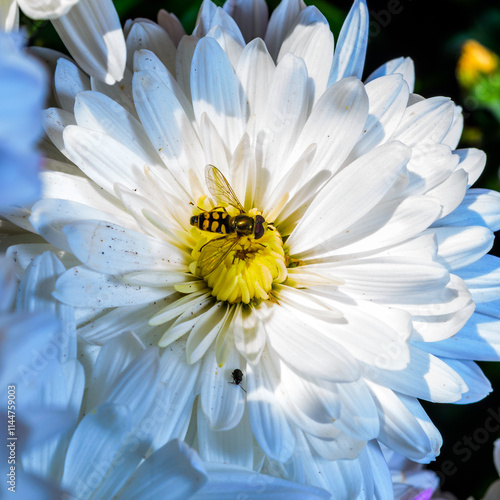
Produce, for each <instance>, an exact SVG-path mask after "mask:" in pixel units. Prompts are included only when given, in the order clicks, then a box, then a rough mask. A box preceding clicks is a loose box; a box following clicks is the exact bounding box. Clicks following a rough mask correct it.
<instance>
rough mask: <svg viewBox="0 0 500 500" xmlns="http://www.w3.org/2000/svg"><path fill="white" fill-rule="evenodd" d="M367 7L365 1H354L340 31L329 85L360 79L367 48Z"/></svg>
mask: <svg viewBox="0 0 500 500" xmlns="http://www.w3.org/2000/svg"><path fill="white" fill-rule="evenodd" d="M368 23H369V19H368V7H367V5H366V1H365V0H355V2H354V4H353V6H352V7H351V10H350V11H349V14H348V15H347V17H346V19H345V21H344V24H343V25H342V29H341V30H340V34H339V39H338V40H337V47H336V49H335V58H334V60H333V67H332V72H331V74H330V80H329V84H330V85H331V84H332V83H335V82H337V81H339V80H341V79H342V78H346V77H348V76H355V77H356V78H361V75H362V74H363V68H364V66H365V57H366V48H367V46H368Z"/></svg>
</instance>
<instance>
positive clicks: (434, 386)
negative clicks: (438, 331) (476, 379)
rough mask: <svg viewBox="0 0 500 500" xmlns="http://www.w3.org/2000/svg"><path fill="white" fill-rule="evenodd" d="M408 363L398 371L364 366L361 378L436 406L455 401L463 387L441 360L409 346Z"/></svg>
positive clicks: (458, 376) (460, 394)
mask: <svg viewBox="0 0 500 500" xmlns="http://www.w3.org/2000/svg"><path fill="white" fill-rule="evenodd" d="M409 349H410V363H409V364H408V366H407V368H406V369H405V370H404V376H403V375H402V373H401V372H397V371H389V370H383V369H379V368H378V367H377V366H376V364H374V365H372V366H371V367H368V368H367V369H366V370H365V371H364V375H365V376H366V377H367V378H369V379H370V380H372V381H375V382H377V383H379V384H380V385H383V386H385V387H389V388H391V389H392V390H394V391H398V392H399V393H401V394H405V395H408V396H411V397H413V398H419V399H425V400H426V401H433V402H439V403H453V402H455V401H458V400H459V399H460V398H461V397H462V394H463V393H464V392H466V391H467V385H466V384H465V382H464V381H463V379H462V377H460V375H459V374H458V373H457V372H455V371H454V370H452V369H451V368H450V367H449V366H448V365H447V364H446V363H444V362H443V361H441V359H439V358H437V357H436V356H433V355H432V354H428V353H426V352H423V351H422V350H421V349H419V348H417V347H414V346H413V345H412V344H410V345H409Z"/></svg>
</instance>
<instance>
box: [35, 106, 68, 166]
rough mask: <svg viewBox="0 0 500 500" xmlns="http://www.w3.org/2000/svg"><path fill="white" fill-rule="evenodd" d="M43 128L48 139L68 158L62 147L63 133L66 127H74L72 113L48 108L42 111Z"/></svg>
mask: <svg viewBox="0 0 500 500" xmlns="http://www.w3.org/2000/svg"><path fill="white" fill-rule="evenodd" d="M44 114H45V118H44V124H43V126H44V128H45V133H46V134H47V136H48V137H49V139H50V140H51V141H52V142H53V143H54V145H55V147H56V148H57V149H58V150H59V151H61V153H62V154H63V155H64V156H66V157H68V158H69V155H68V153H67V151H66V148H65V146H64V140H63V132H64V129H65V128H66V127H67V126H68V125H76V120H75V117H74V115H73V113H70V112H68V111H64V110H62V109H58V108H49V109H46V110H45V111H44Z"/></svg>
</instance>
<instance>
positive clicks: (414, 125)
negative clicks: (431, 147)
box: [391, 97, 455, 147]
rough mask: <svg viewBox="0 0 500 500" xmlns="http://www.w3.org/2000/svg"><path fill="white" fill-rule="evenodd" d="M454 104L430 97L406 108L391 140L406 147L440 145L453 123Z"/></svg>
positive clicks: (446, 100)
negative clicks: (399, 142) (429, 144)
mask: <svg viewBox="0 0 500 500" xmlns="http://www.w3.org/2000/svg"><path fill="white" fill-rule="evenodd" d="M454 109H455V106H454V104H453V103H452V102H451V101H450V100H449V99H448V98H445V97H432V98H430V99H425V100H423V101H420V102H417V103H416V104H413V105H412V106H409V107H408V108H406V112H405V114H404V115H403V119H402V120H401V123H400V124H399V126H398V128H397V130H396V131H395V132H394V134H393V135H392V137H391V139H393V140H398V141H401V142H403V143H404V144H406V145H407V146H410V147H412V146H416V145H418V144H421V143H431V144H436V143H440V142H441V141H442V140H443V139H444V137H445V136H446V134H447V133H448V130H449V129H450V127H451V124H452V122H453V113H454Z"/></svg>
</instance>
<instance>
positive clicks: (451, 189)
mask: <svg viewBox="0 0 500 500" xmlns="http://www.w3.org/2000/svg"><path fill="white" fill-rule="evenodd" d="M466 190H467V173H466V172H465V170H462V169H460V170H457V171H456V172H453V173H452V174H451V175H450V176H449V177H448V179H446V180H445V181H444V182H443V183H441V184H440V185H439V186H437V187H435V188H434V189H430V190H429V191H428V192H427V194H428V195H429V196H434V197H435V198H437V199H438V200H439V202H440V203H441V206H442V209H441V216H442V217H445V216H446V215H448V214H449V213H451V212H452V211H453V210H455V209H456V208H457V207H458V206H459V205H460V203H461V202H462V200H463V198H464V196H465V192H466Z"/></svg>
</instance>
